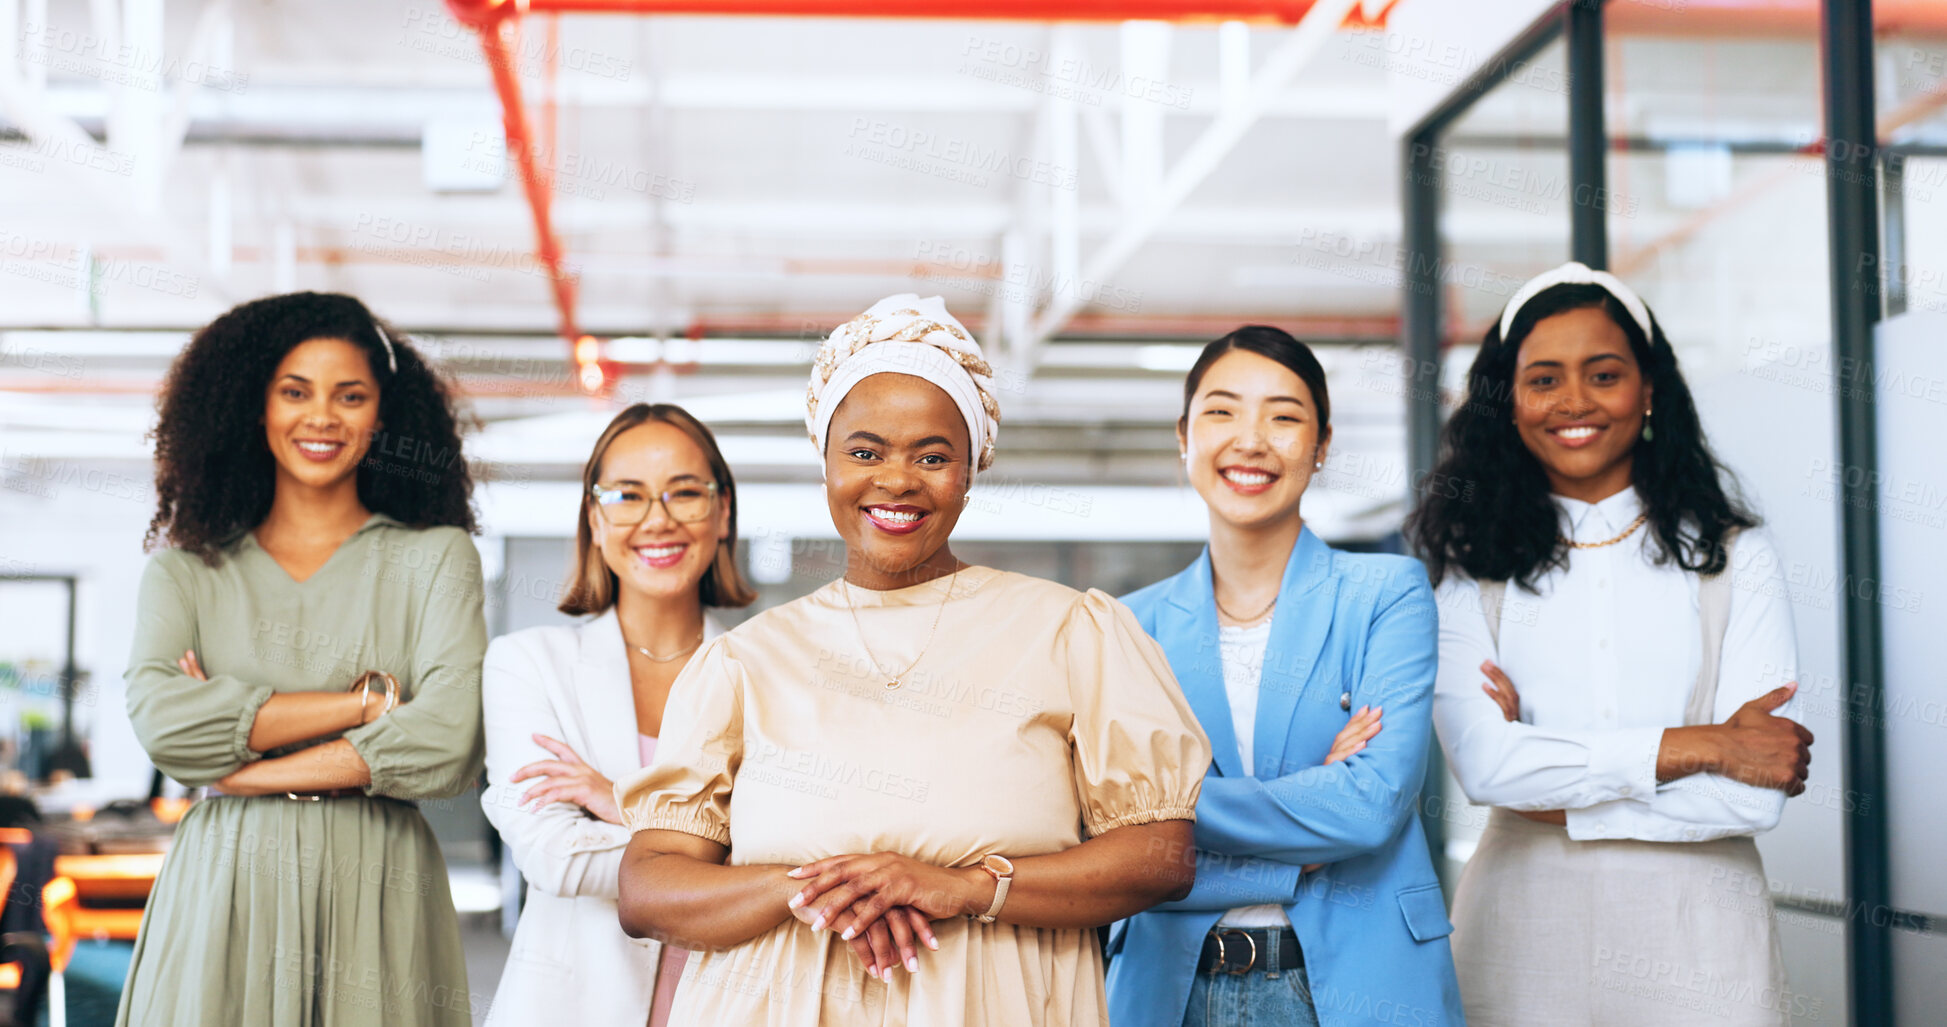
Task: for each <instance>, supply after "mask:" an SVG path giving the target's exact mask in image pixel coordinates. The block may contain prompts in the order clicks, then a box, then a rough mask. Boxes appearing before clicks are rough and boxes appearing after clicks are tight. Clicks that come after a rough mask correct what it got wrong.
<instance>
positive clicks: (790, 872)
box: [784, 867, 804, 877]
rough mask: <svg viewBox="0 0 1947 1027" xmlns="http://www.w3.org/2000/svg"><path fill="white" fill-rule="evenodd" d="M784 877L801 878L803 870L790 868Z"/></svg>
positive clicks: (801, 868)
mask: <svg viewBox="0 0 1947 1027" xmlns="http://www.w3.org/2000/svg"><path fill="white" fill-rule="evenodd" d="M784 876H786V877H803V876H804V868H803V867H792V868H791V869H789V870H786V871H785V872H784Z"/></svg>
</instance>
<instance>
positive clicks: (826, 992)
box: [616, 567, 1210, 1027]
mask: <svg viewBox="0 0 1947 1027" xmlns="http://www.w3.org/2000/svg"><path fill="white" fill-rule="evenodd" d="M949 587H951V589H952V595H951V596H950V597H949V596H948V594H947V593H948V589H949ZM848 589H849V592H850V596H851V601H852V603H853V604H854V605H855V606H856V607H857V621H858V624H857V625H855V624H854V621H853V613H852V611H851V610H849V609H847V604H846V596H847V590H848ZM943 600H944V603H945V605H944V608H942V605H941V604H942V601H943ZM936 614H937V616H938V618H939V628H938V631H937V632H935V633H934V637H933V639H932V642H931V644H930V645H926V644H925V643H926V641H927V630H928V627H929V626H930V625H931V623H932V622H933V620H934V618H935V616H936ZM861 626H862V628H863V631H864V632H865V633H866V634H867V635H869V637H870V638H871V644H872V653H873V654H874V655H875V656H877V658H878V661H879V664H878V666H875V664H874V662H873V661H872V660H870V659H868V658H867V656H866V652H865V649H864V647H863V646H861V645H860V630H861ZM922 650H923V653H924V654H923V655H922ZM915 659H917V660H918V663H917V665H916V666H914V667H913V669H912V670H911V671H910V672H908V673H905V674H902V675H900V684H899V687H896V688H888V687H886V681H887V678H888V675H886V674H885V673H883V672H882V671H881V670H880V669H879V666H883V667H885V668H888V669H893V670H897V669H900V668H904V667H906V666H907V665H908V664H911V663H912V662H913V661H914V660H915ZM1209 763H1210V746H1209V742H1208V741H1207V740H1206V739H1205V738H1204V735H1203V732H1202V730H1201V729H1200V728H1198V727H1197V724H1196V720H1195V717H1194V715H1193V714H1192V713H1191V711H1190V708H1189V705H1188V704H1187V703H1186V702H1185V701H1184V698H1183V694H1182V692H1181V690H1179V689H1178V687H1177V685H1176V680H1175V678H1174V677H1173V676H1172V674H1171V672H1170V668H1169V663H1168V661H1167V660H1166V659H1165V657H1164V655H1163V652H1162V650H1161V649H1160V648H1159V647H1158V646H1157V645H1156V643H1155V642H1154V641H1152V640H1151V639H1150V638H1149V636H1148V635H1146V634H1145V633H1144V632H1143V630H1142V628H1141V626H1140V625H1138V624H1137V623H1136V620H1135V617H1134V616H1133V615H1132V614H1131V613H1130V612H1129V610H1128V609H1127V608H1126V607H1124V606H1122V604H1120V603H1118V602H1116V601H1115V600H1114V599H1112V598H1110V597H1109V596H1108V595H1105V594H1103V593H1101V592H1096V591H1091V592H1088V593H1085V594H1084V593H1079V592H1076V591H1074V590H1072V589H1069V588H1067V587H1065V586H1062V585H1059V584H1055V583H1053V582H1048V581H1042V580H1039V579H1036V578H1030V577H1025V576H1022V575H1019V574H1011V573H1006V572H1002V571H997V570H993V569H991V568H986V567H971V568H967V569H964V570H962V571H960V573H959V575H958V578H957V580H952V581H950V579H949V578H940V579H936V580H934V581H930V582H926V583H924V584H920V585H914V586H912V587H909V588H903V589H896V590H893V591H889V592H871V591H867V590H864V589H858V588H854V587H851V586H848V585H846V584H845V583H844V582H842V581H839V582H834V583H832V584H830V585H827V586H825V587H824V588H821V589H819V590H818V591H816V592H814V593H812V594H811V595H809V596H806V597H805V598H803V599H800V600H797V601H795V602H792V603H789V604H787V605H785V606H781V607H778V608H776V609H774V610H770V611H767V612H766V613H764V614H762V615H760V616H758V617H756V618H754V619H752V620H751V621H749V622H748V623H746V624H744V625H742V626H741V627H739V628H737V629H736V630H733V631H731V632H730V633H729V634H726V635H724V636H723V637H721V638H718V639H717V640H716V641H714V642H712V643H711V644H710V645H708V646H707V647H705V648H704V649H703V651H702V652H700V653H698V655H697V656H696V657H695V658H694V659H693V660H692V661H691V663H690V665H689V667H688V668H687V669H686V670H685V671H684V672H683V675H682V676H681V677H680V678H678V679H677V681H676V684H675V686H674V689H673V691H672V692H671V695H670V700H669V707H668V710H667V712H666V713H665V714H664V717H663V737H662V741H661V743H660V746H659V748H658V750H657V753H656V760H655V762H654V764H652V765H651V766H649V767H647V768H644V769H643V770H642V771H641V772H640V773H638V774H636V775H634V776H633V777H630V778H628V779H626V780H624V781H622V782H621V783H619V784H618V785H617V788H616V793H617V795H618V797H619V799H620V802H621V806H622V811H623V818H624V820H625V822H626V823H627V824H628V826H629V827H630V828H631V829H633V830H638V831H639V830H648V829H657V830H673V831H682V832H685V833H688V834H693V835H697V836H699V837H702V838H708V839H710V840H712V841H715V842H719V843H721V844H725V845H728V846H729V847H730V855H729V862H730V863H732V864H735V865H748V864H783V865H787V866H795V865H798V864H801V863H805V862H808V861H811V860H814V859H818V858H821V857H825V856H833V855H840V854H844V853H854V852H877V851H893V852H899V853H902V854H904V855H907V856H910V857H912V858H914V859H920V860H925V861H927V862H930V863H935V864H938V865H942V866H951V867H964V866H971V865H973V864H974V863H976V862H978V861H979V860H980V858H981V857H982V856H983V855H986V854H987V853H990V852H997V853H1000V854H1002V855H1006V856H1009V857H1022V856H1034V855H1043V854H1047V853H1052V852H1059V851H1061V850H1063V849H1067V848H1071V847H1073V846H1075V845H1077V844H1080V843H1081V842H1082V841H1083V840H1084V839H1086V838H1088V837H1090V836H1092V835H1098V834H1101V833H1103V832H1105V831H1109V830H1113V829H1115V828H1118V827H1125V826H1129V825H1133V824H1146V823H1151V822H1154V821H1159V820H1190V819H1193V818H1194V811H1195V808H1196V801H1197V793H1198V791H1199V789H1200V788H1201V786H1202V779H1203V771H1204V768H1206V767H1207V766H1209ZM934 929H935V931H936V932H937V933H938V935H939V940H940V949H939V951H937V952H922V954H921V956H920V972H919V973H918V974H917V975H908V974H906V973H904V972H903V971H902V972H898V973H895V974H894V976H893V980H892V983H891V984H886V983H883V982H880V981H878V980H876V979H874V978H871V977H868V976H867V975H866V972H865V967H864V966H863V965H862V964H861V963H860V962H859V961H858V960H857V958H856V957H854V956H853V954H852V951H851V949H850V947H849V946H848V945H846V944H845V943H844V942H842V941H840V940H839V939H838V938H837V937H836V936H835V935H833V934H832V933H831V932H829V931H818V932H814V931H812V930H811V928H810V927H809V926H807V925H805V924H804V923H802V922H800V921H798V920H797V919H795V918H791V919H786V920H785V921H784V922H783V923H782V924H781V925H780V926H778V927H776V928H774V929H772V930H771V931H769V932H766V933H765V934H762V935H759V936H758V937H756V938H753V939H751V940H750V941H748V942H745V943H744V944H742V945H739V946H737V947H735V948H733V949H729V950H726V951H715V952H698V953H696V954H694V955H692V956H691V957H690V962H689V966H688V967H687V968H686V972H685V976H684V980H683V984H682V985H681V987H679V988H678V990H677V994H676V1006H675V1009H674V1011H673V1014H672V1017H671V1021H670V1022H671V1024H672V1027H673V1025H682V1024H688V1025H710V1027H716V1025H754V1024H766V1025H777V1027H785V1025H789V1027H805V1025H810V1024H883V1025H911V1027H955V1025H962V1024H1007V1025H1010V1027H1030V1025H1049V1027H1057V1025H1069V1024H1089V1025H1095V1024H1100V1023H1104V1022H1105V1021H1106V1017H1107V1008H1106V1003H1105V1002H1104V1000H1103V987H1102V955H1101V951H1100V948H1099V946H1098V944H1097V941H1096V934H1095V932H1094V931H1093V930H1053V929H1045V928H1032V927H1019V926H1015V925H1012V924H1008V923H993V924H981V923H977V922H974V921H970V920H966V919H951V920H943V921H939V922H937V923H935V924H934Z"/></svg>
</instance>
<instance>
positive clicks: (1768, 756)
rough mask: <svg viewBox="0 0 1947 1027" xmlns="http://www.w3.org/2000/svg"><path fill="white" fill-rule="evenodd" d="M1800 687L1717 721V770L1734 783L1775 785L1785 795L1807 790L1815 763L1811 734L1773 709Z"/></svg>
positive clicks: (1787, 687) (1775, 692)
mask: <svg viewBox="0 0 1947 1027" xmlns="http://www.w3.org/2000/svg"><path fill="white" fill-rule="evenodd" d="M1797 691H1798V682H1796V681H1793V682H1790V683H1788V684H1785V685H1783V686H1781V687H1778V688H1774V689H1772V690H1771V691H1769V692H1766V693H1765V694H1763V695H1761V696H1758V697H1757V698H1756V699H1753V700H1751V701H1750V702H1748V703H1745V704H1744V705H1743V706H1740V707H1738V709H1737V712H1736V713H1733V714H1731V719H1729V720H1727V721H1725V722H1724V723H1723V724H1721V725H1719V727H1718V730H1717V732H1716V734H1717V742H1718V752H1719V759H1718V764H1719V769H1720V770H1721V772H1722V773H1723V774H1724V775H1725V776H1726V777H1729V778H1731V779H1732V780H1735V781H1742V782H1744V783H1745V784H1748V785H1755V786H1757V787H1759V788H1776V789H1778V790H1779V791H1782V792H1784V793H1785V794H1786V795H1797V794H1799V793H1800V792H1803V791H1804V790H1805V775H1806V773H1807V772H1808V771H1809V770H1810V768H1811V765H1812V733H1811V732H1810V731H1807V730H1805V728H1804V726H1803V725H1801V724H1799V723H1798V722H1797V721H1794V720H1790V719H1788V718H1785V717H1780V716H1777V715H1775V714H1774V713H1773V712H1772V711H1773V710H1776V709H1777V708H1778V707H1780V706H1783V705H1785V703H1786V702H1789V701H1790V700H1791V697H1792V696H1793V695H1794V694H1795V693H1796V692H1797Z"/></svg>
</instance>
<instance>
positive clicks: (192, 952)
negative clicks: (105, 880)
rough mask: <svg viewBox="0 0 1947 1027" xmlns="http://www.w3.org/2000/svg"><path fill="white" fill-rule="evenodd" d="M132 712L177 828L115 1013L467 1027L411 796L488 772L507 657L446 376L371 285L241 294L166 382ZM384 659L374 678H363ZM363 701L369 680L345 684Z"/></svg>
mask: <svg viewBox="0 0 1947 1027" xmlns="http://www.w3.org/2000/svg"><path fill="white" fill-rule="evenodd" d="M160 413H161V418H160V422H159V424H158V425H157V428H156V433H155V434H156V464H157V474H156V491H157V493H158V497H159V502H158V507H157V510H156V515H155V519H154V521H153V522H152V524H151V526H150V530H149V542H150V543H151V544H153V543H154V542H155V541H156V540H158V539H161V540H164V541H166V542H167V543H169V545H170V548H167V549H164V550H163V551H162V552H159V553H157V554H156V555H155V556H154V557H153V558H152V559H151V560H150V561H149V565H148V568H147V570H146V571H145V572H144V574H143V577H142V586H141V593H140V597H139V599H138V607H137V626H136V634H135V643H134V652H133V655H132V656H131V657H130V660H129V670H128V674H127V680H128V713H129V719H130V720H131V722H132V723H133V725H134V727H135V732H136V736H137V738H139V739H140V740H141V742H142V747H143V748H144V749H146V750H147V751H148V754H149V757H150V759H152V760H153V761H154V762H155V764H156V766H157V767H159V768H160V769H162V770H163V771H164V772H165V773H167V774H169V775H170V776H171V777H174V778H175V779H177V780H178V781H181V782H182V783H183V784H185V785H190V786H211V796H212V797H211V798H207V799H205V800H203V801H201V802H198V803H196V804H195V805H194V806H192V807H191V808H190V811H189V813H188V815H187V816H185V817H184V818H183V820H182V822H181V823H180V824H179V825H177V828H176V835H175V840H174V843H173V845H172V846H171V848H170V852H169V856H168V858H167V859H166V860H165V861H164V863H163V866H162V872H161V874H160V876H159V877H158V878H157V879H156V885H155V890H154V891H153V892H152V893H151V895H150V898H149V904H148V909H147V912H146V913H145V914H144V915H143V919H142V928H141V933H140V935H139V936H138V938H137V941H136V947H135V953H134V957H133V961H132V962H131V963H130V965H129V975H128V983H127V986H126V987H125V988H124V989H123V992H122V1003H121V1010H120V1012H119V1014H118V1016H117V1023H118V1024H131V1023H138V1022H139V1023H168V1024H191V1023H217V1022H224V1023H248V1024H276V1025H292V1027H296V1025H304V1027H310V1025H331V1027H349V1025H366V1024H369V1025H374V1027H376V1025H380V1024H384V1025H387V1027H396V1025H401V1024H426V1025H432V1024H455V1025H459V1024H467V1023H469V1022H471V1015H470V1005H471V1003H470V1002H469V1000H468V993H467V987H466V964H465V961H464V959H463V958H462V953H461V949H460V936H459V924H458V919H457V918H456V916H455V915H454V910H453V902H452V898H451V896H450V895H449V894H448V891H447V879H446V867H445V865H444V863H443V862H442V861H441V859H440V854H439V847H438V844H437V843H436V842H435V841H434V839H433V834H432V831H431V830H430V829H429V828H428V827H427V825H426V821H425V820H424V819H423V818H422V817H421V816H420V814H419V811H418V809H417V808H416V807H414V805H413V800H416V799H433V798H443V797H448V796H452V795H456V794H458V793H459V792H461V791H463V790H464V789H465V788H466V787H467V786H468V785H470V784H471V783H473V781H474V780H475V779H476V778H477V777H478V776H479V773H480V767H481V741H480V665H481V659H482V656H483V654H484V653H485V651H486V644H487V639H486V625H485V622H484V620H483V618H482V616H481V606H482V598H483V597H482V592H481V580H480V561H479V555H478V553H477V552H476V551H475V550H474V547H473V543H472V540H471V539H469V538H468V537H467V536H468V533H469V532H471V531H473V530H474V521H473V514H472V512H471V509H470V507H469V503H468V498H469V494H470V493H471V490H472V481H471V479H470V477H469V476H468V473H467V468H466V465H465V463H464V462H463V461H462V460H461V459H460V455H459V453H460V442H459V434H458V430H457V426H456V418H455V415H454V409H453V399H452V396H451V393H450V391H449V390H448V388H447V386H446V385H445V384H444V383H442V382H441V380H440V379H439V378H438V377H437V376H436V375H435V374H434V372H433V370H432V368H431V367H429V366H428V365H427V364H426V362H425V361H424V360H422V359H421V358H420V356H419V354H417V353H415V352H414V351H413V350H412V348H411V347H409V346H407V345H406V344H405V342H404V340H403V339H400V338H397V337H396V335H395V333H391V332H388V331H387V330H386V329H385V327H384V326H383V325H381V324H380V323H379V321H378V320H377V319H376V318H374V317H373V315H372V313H371V311H369V310H367V309H366V308H365V305H364V304H362V303H360V302H359V301H358V300H356V299H353V298H351V297H349V296H337V295H326V294H320V293H296V294H292V295H287V296H273V297H269V298H267V299H261V300H255V301H252V302H249V303H245V304H243V305H241V306H239V307H236V308H235V309H233V310H231V311H229V312H228V313H226V314H224V315H223V316H221V317H219V318H217V319H216V320H215V321H213V322H211V323H210V324H209V325H208V326H207V327H205V328H204V329H203V330H202V331H200V332H198V333H197V334H196V336H195V337H194V338H193V339H191V340H190V343H189V346H188V347H187V348H186V349H185V350H184V351H183V353H182V355H181V356H180V357H178V358H177V360H176V364H175V366H174V368H173V369H172V370H171V371H170V374H169V377H168V380H167V382H166V383H165V385H164V389H163V393H162V397H161V401H160ZM367 672H377V673H367ZM348 689H349V690H348Z"/></svg>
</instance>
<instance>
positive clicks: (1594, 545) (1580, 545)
mask: <svg viewBox="0 0 1947 1027" xmlns="http://www.w3.org/2000/svg"><path fill="white" fill-rule="evenodd" d="M1649 519H1650V512H1649V511H1648V510H1645V511H1643V512H1642V513H1639V514H1637V515H1636V519H1635V520H1633V521H1630V522H1629V527H1627V528H1624V529H1623V530H1622V534H1620V535H1617V536H1616V537H1615V538H1606V539H1603V540H1602V541H1600V542H1577V541H1575V540H1574V539H1572V538H1569V537H1568V536H1567V535H1559V534H1558V535H1556V536H1555V540H1556V541H1558V542H1565V543H1567V544H1568V545H1569V547H1570V548H1573V549H1601V548H1602V547H1603V546H1613V545H1615V544H1616V543H1618V542H1621V541H1622V540H1623V539H1626V538H1628V537H1629V536H1631V535H1634V534H1636V529H1637V528H1640V527H1642V526H1643V523H1644V522H1645V521H1648V520H1649Z"/></svg>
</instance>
